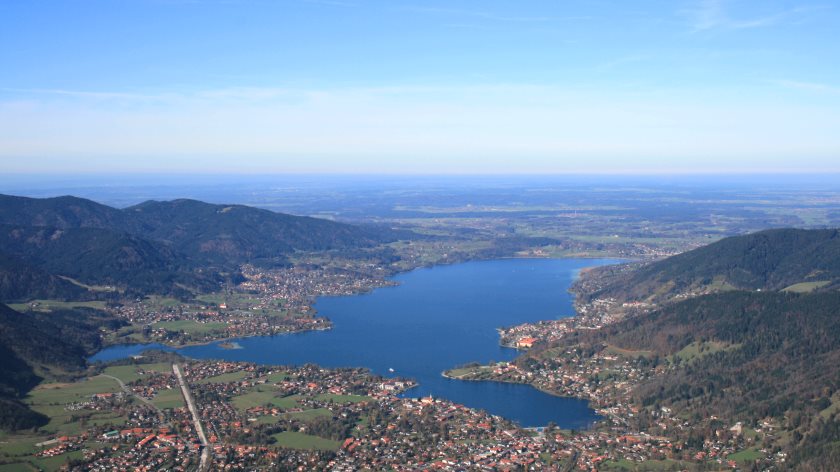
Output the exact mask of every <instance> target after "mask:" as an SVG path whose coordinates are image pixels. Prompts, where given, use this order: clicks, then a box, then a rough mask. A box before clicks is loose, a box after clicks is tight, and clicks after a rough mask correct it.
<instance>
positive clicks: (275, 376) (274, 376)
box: [266, 372, 289, 384]
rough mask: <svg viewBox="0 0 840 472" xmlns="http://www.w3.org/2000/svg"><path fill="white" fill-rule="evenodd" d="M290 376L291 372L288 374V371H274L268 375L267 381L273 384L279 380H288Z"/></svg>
mask: <svg viewBox="0 0 840 472" xmlns="http://www.w3.org/2000/svg"><path fill="white" fill-rule="evenodd" d="M288 378H289V374H287V373H286V372H273V373H271V374H269V375H268V376H267V377H266V381H267V382H268V383H272V384H273V383H277V382H282V381H283V380H286V379H288Z"/></svg>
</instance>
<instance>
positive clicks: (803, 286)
mask: <svg viewBox="0 0 840 472" xmlns="http://www.w3.org/2000/svg"><path fill="white" fill-rule="evenodd" d="M830 283H831V281H830V280H818V281H814V282H800V283H798V284H793V285H791V286H790V287H786V288H785V289H783V290H782V291H783V292H793V293H808V292H813V291H814V290H816V289H818V288H822V287H825V286H826V285H828V284H830Z"/></svg>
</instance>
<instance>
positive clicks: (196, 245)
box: [0, 195, 405, 302]
mask: <svg viewBox="0 0 840 472" xmlns="http://www.w3.org/2000/svg"><path fill="white" fill-rule="evenodd" d="M400 236H405V235H404V234H403V235H400ZM397 237H399V236H398V235H397V234H396V233H393V232H391V231H389V230H387V228H373V227H359V226H353V225H348V224H343V223H336V222H332V221H327V220H320V219H316V218H308V217H299V216H292V215H285V214H280V213H275V212H271V211H267V210H260V209H256V208H250V207H246V206H241V205H211V204H209V203H203V202H199V201H195V200H175V201H172V202H156V201H149V202H146V203H143V204H140V205H137V206H133V207H130V208H127V209H124V210H119V209H115V208H111V207H108V206H105V205H101V204H98V203H95V202H92V201H90V200H85V199H81V198H76V197H58V198H47V199H35V198H24V197H14V196H7V195H0V301H7V302H8V301H19V300H30V299H35V298H56V299H61V300H67V299H77V300H78V299H91V298H102V297H105V296H106V295H104V294H103V293H102V292H90V291H87V290H84V289H82V290H80V289H81V288H82V287H81V285H80V284H84V285H89V286H109V287H112V288H113V289H115V290H117V289H118V290H119V291H121V292H124V293H127V294H128V295H129V296H131V295H140V294H148V293H159V294H166V295H174V296H179V297H186V296H189V295H190V294H191V293H192V292H203V291H213V290H216V289H218V287H219V285H220V284H222V283H224V282H225V281H236V280H238V278H239V275H238V269H239V267H240V266H241V265H242V264H245V263H250V264H256V265H263V266H282V265H287V264H288V263H289V262H288V256H289V255H291V254H293V253H295V252H298V251H327V250H337V249H341V250H347V251H354V250H358V249H362V248H370V247H372V246H375V245H377V244H379V243H381V242H385V241H391V240H393V239H395V238H397ZM58 276H61V277H64V278H61V277H58ZM67 278H72V279H74V280H75V281H78V282H79V284H76V285H75V286H74V284H72V283H71V282H69V281H68V280H67Z"/></svg>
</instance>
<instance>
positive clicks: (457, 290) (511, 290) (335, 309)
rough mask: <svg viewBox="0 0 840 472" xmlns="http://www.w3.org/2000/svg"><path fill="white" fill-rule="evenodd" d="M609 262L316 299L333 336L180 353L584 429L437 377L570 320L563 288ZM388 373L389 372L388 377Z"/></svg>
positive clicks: (480, 271)
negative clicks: (346, 380) (519, 331)
mask: <svg viewBox="0 0 840 472" xmlns="http://www.w3.org/2000/svg"><path fill="white" fill-rule="evenodd" d="M617 262H620V261H617V260H613V259H502V260H494V261H477V262H467V263H462V264H455V265H448V266H437V267H432V268H423V269H417V270H414V271H412V272H408V273H404V274H400V275H398V276H396V277H394V280H395V281H397V282H399V284H400V285H399V286H396V287H384V288H379V289H376V290H374V291H373V292H370V293H367V294H363V295H353V296H341V297H320V298H319V299H318V300H317V302H316V304H315V308H316V309H317V310H318V313H319V314H320V315H322V316H326V317H328V318H330V319H331V320H332V321H333V329H331V330H327V331H314V332H305V333H297V334H287V335H277V336H260V337H251V338H243V339H237V340H236V342H238V343H239V344H240V345H241V346H242V349H233V350H230V349H223V348H221V347H219V343H213V344H208V345H202V346H189V347H185V348H182V349H178V350H177V351H178V352H180V353H181V354H183V355H185V356H188V357H192V358H196V359H226V360H231V361H248V362H256V363H260V364H280V365H283V364H287V365H288V364H296V365H299V364H305V363H315V364H319V365H322V366H325V367H360V366H361V367H367V368H370V369H371V370H372V371H373V372H375V373H377V374H381V375H385V376H402V377H411V378H414V379H416V380H417V381H418V382H419V383H420V385H419V386H418V387H417V388H415V389H412V390H410V391H409V392H407V395H408V396H412V397H419V396H427V395H432V396H434V397H441V398H446V399H448V400H452V401H455V402H457V403H462V404H464V405H467V406H469V407H473V408H480V409H484V410H487V411H488V412H490V413H493V414H497V415H500V416H503V417H505V418H508V419H511V420H514V421H516V422H518V423H519V424H520V425H522V426H526V427H530V426H544V425H546V424H547V423H548V422H549V421H553V422H554V423H556V424H557V425H559V426H560V427H562V428H569V429H571V428H576V429H582V428H586V427H587V426H589V425H591V424H592V423H593V422H594V421H596V420H597V418H598V417H597V415H596V414H595V412H594V411H593V410H592V409H590V408H589V406H588V404H587V402H585V401H583V400H577V399H572V398H561V397H556V396H553V395H548V394H546V393H543V392H540V391H538V390H536V389H535V388H533V387H531V386H529V385H517V384H503V383H496V382H466V381H459V380H451V379H447V378H444V377H443V376H441V373H442V372H443V371H444V370H447V369H449V368H452V367H455V366H457V365H461V364H465V363H468V362H481V363H487V362H489V361H503V360H512V359H513V358H515V357H516V355H517V352H516V351H515V350H513V349H508V348H504V347H501V346H500V345H499V337H498V333H497V332H496V328H499V327H503V326H510V325H515V324H520V323H525V322H533V321H539V320H547V319H557V318H563V317H567V316H572V315H574V308H573V305H572V296H571V294H569V293H568V288H569V286H570V285H571V283H572V282H573V281H574V279H575V278H576V277H577V275H578V273H579V271H580V269H582V268H584V267H591V266H596V265H604V264H613V263H617ZM149 347H159V346H156V345H135V346H114V347H111V348H108V349H106V350H104V351H102V352H100V353H98V354H96V355H95V356H94V357H93V358H92V359H91V360H110V359H115V358H121V357H125V356H127V355H131V354H135V353H139V352H140V351H142V350H143V349H146V348H149ZM389 369H393V370H394V372H393V373H390V370H389Z"/></svg>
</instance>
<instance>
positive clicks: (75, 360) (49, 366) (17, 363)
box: [0, 304, 121, 430]
mask: <svg viewBox="0 0 840 472" xmlns="http://www.w3.org/2000/svg"><path fill="white" fill-rule="evenodd" d="M120 325H121V323H120V322H119V321H118V320H116V319H114V318H112V317H111V316H109V315H107V314H106V313H103V312H99V311H95V310H72V311H70V310H64V311H54V312H50V313H39V312H31V313H26V314H24V313H18V312H17V311H14V310H12V309H11V308H9V307H8V306H6V305H3V304H0V429H4V430H10V429H11V430H14V429H22V428H30V427H32V426H36V425H41V424H44V423H45V422H46V418H45V417H43V415H40V414H39V413H36V412H33V411H32V410H30V409H29V408H28V407H27V406H26V405H25V404H23V403H22V402H21V401H20V399H21V398H22V397H23V396H24V395H25V394H26V392H28V391H29V390H30V389H32V388H33V387H34V386H35V385H37V384H38V382H40V381H41V380H42V378H43V376H44V375H51V376H54V377H59V378H60V377H62V376H68V375H69V376H72V375H74V373H75V372H78V371H80V370H81V369H83V368H84V367H85V365H86V363H85V362H86V359H87V357H88V356H90V355H92V354H93V353H95V352H96V351H97V350H99V348H100V347H101V340H100V336H99V330H100V329H101V328H104V329H116V328H118V327H119V326H120Z"/></svg>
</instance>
